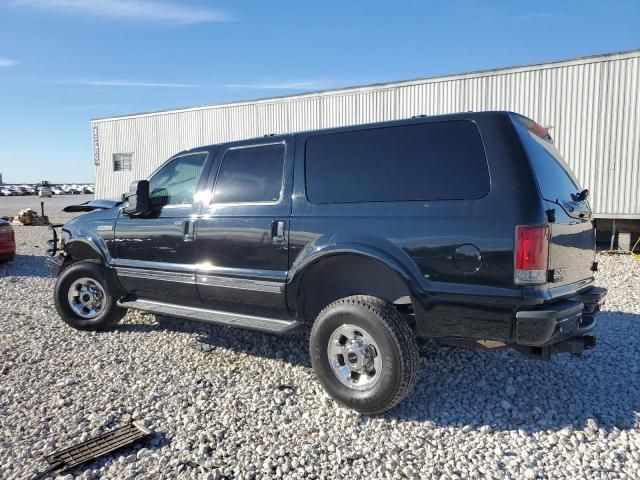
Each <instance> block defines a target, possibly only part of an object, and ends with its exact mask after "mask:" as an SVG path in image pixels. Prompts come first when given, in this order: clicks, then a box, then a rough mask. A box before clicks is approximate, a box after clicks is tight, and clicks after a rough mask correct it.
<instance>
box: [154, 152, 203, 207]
mask: <svg viewBox="0 0 640 480" xmlns="http://www.w3.org/2000/svg"><path fill="white" fill-rule="evenodd" d="M207 155H208V154H207V153H206V152H202V153H193V154H189V155H183V156H181V157H177V158H174V159H173V160H171V161H170V162H169V163H167V164H166V165H165V166H164V167H162V168H161V169H160V170H158V171H157V172H156V173H155V174H154V175H153V176H152V177H151V178H150V179H149V195H150V197H151V203H152V204H153V205H158V206H165V205H189V204H191V203H193V196H194V195H195V193H196V188H197V186H198V180H199V179H200V175H201V174H202V168H203V167H204V163H205V161H206V160H207Z"/></svg>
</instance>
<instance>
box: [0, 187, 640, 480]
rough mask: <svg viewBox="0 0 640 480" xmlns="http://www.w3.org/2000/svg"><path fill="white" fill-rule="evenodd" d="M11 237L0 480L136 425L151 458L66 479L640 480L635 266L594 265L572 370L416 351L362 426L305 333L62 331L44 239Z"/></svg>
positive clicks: (126, 456) (501, 357) (3, 321)
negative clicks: (407, 388)
mask: <svg viewBox="0 0 640 480" xmlns="http://www.w3.org/2000/svg"><path fill="white" fill-rule="evenodd" d="M1 200H2V199H0V206H1V205H2V202H1ZM74 200H75V199H74ZM4 214H6V213H4V211H3V210H1V207H0V215H4ZM16 231H17V242H18V256H17V257H16V260H15V262H14V263H13V264H12V265H9V266H4V267H2V266H0V332H1V334H0V478H3V479H5V478H9V479H28V478H29V477H30V476H31V475H33V474H34V473H36V472H37V471H40V470H42V469H43V468H44V467H45V466H46V464H45V462H44V460H43V455H45V454H47V453H51V452H53V451H55V450H56V449H59V448H63V447H66V446H69V445H71V444H73V443H74V442H75V441H78V440H83V439H85V438H87V437H88V436H92V435H95V434H97V433H100V432H102V431H105V430H107V429H109V428H112V427H115V426H116V425H119V424H121V423H123V422H124V421H127V420H128V419H130V418H133V419H138V420H141V421H143V422H144V423H145V424H146V425H147V426H149V427H150V428H151V429H152V430H153V431H154V432H156V433H155V434H154V436H153V437H152V439H151V440H150V441H148V442H147V443H145V444H144V445H143V447H144V448H141V446H136V447H134V448H130V449H128V450H125V451H123V452H120V453H117V454H115V455H112V456H109V457H106V458H105V459H102V460H98V461H96V462H94V463H92V464H89V465H88V466H87V468H86V469H79V470H76V471H75V472H74V475H76V476H75V477H74V476H73V475H68V476H67V477H65V478H69V479H71V478H103V479H129V478H131V479H133V478H137V479H161V478H166V479H175V478H193V479H215V478H225V477H227V478H237V479H248V478H274V477H276V478H429V477H440V478H461V479H467V478H514V479H516V478H517V479H519V478H525V479H534V478H572V479H575V478H616V479H617V478H629V479H637V478H640V350H639V348H638V339H639V338H640V333H639V329H640V288H639V287H640V285H639V280H638V279H639V278H640V262H638V261H635V260H633V259H632V258H630V257H625V256H613V257H610V256H604V255H600V258H599V261H600V270H601V272H600V273H599V274H598V277H599V282H600V284H602V285H604V286H606V287H607V288H609V297H608V302H607V304H606V306H605V309H604V310H605V311H604V312H603V313H602V314H601V315H600V317H599V325H598V327H597V330H596V335H597V336H598V341H599V345H598V347H596V349H594V350H591V351H589V352H587V353H586V354H585V355H584V356H583V357H582V358H581V359H574V358H571V357H570V356H568V355H562V356H557V357H555V358H554V359H553V360H552V361H550V362H541V361H534V360H528V359H526V358H525V357H523V356H521V355H519V354H517V353H515V352H512V351H503V352H499V353H485V352H474V351H466V350H462V349H456V348H448V347H441V346H437V345H435V344H433V343H427V344H426V345H424V346H423V347H422V355H423V356H422V358H421V363H422V365H421V366H422V369H421V374H420V376H419V380H418V384H417V387H416V389H415V391H414V392H413V393H412V394H411V395H410V396H409V397H408V398H407V399H406V400H405V401H404V402H403V403H401V404H400V405H399V406H398V407H397V408H396V409H394V410H392V411H391V412H388V413H387V414H385V415H382V416H378V417H366V416H360V415H358V414H357V413H355V412H353V411H350V410H347V409H345V408H342V407H339V406H338V405H337V404H336V403H334V402H333V401H332V400H331V399H330V398H329V397H328V396H327V395H326V394H325V393H324V391H323V390H322V388H321V386H320V384H319V383H318V382H317V381H316V379H315V378H314V375H313V372H312V371H311V369H310V366H309V359H308V355H307V339H306V338H305V334H300V335H298V336H293V337H276V336H270V335H265V334H260V333H253V332H247V331H241V330H231V329H226V328H221V327H215V326H209V325H204V324H198V323H193V322H186V321H179V320H174V319H168V318H160V319H156V318H155V317H153V316H151V315H146V314H141V313H136V312H130V313H129V314H128V315H127V317H126V318H125V320H124V322H123V324H121V325H119V326H118V327H117V328H116V329H114V330H113V331H109V332H105V333H84V332H78V331H75V330H72V329H71V328H69V327H67V326H65V325H64V324H63V323H62V322H61V321H60V320H59V319H58V317H57V314H56V312H55V309H54V307H53V302H52V291H53V285H54V280H53V279H52V278H51V277H49V276H48V274H47V273H46V271H45V269H44V267H43V256H42V255H43V250H44V241H45V240H46V239H47V238H48V232H47V229H46V228H44V227H18V228H17V229H16ZM202 339H204V340H205V341H206V344H205V345H208V349H204V350H203V349H202V348H199V347H200V346H202V344H200V343H198V341H199V340H202ZM285 386H290V388H288V387H285Z"/></svg>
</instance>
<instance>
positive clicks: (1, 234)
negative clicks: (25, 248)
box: [0, 219, 16, 263]
mask: <svg viewBox="0 0 640 480" xmlns="http://www.w3.org/2000/svg"><path fill="white" fill-rule="evenodd" d="M15 255H16V237H15V232H14V231H13V227H12V226H11V224H10V223H9V222H7V221H6V220H2V219H0V263H4V262H10V261H11V260H13V258H14V257H15Z"/></svg>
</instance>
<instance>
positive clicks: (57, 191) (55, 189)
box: [51, 187, 66, 195]
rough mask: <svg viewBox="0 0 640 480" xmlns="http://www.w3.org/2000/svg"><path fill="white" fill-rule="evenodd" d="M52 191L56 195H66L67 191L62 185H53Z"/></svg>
mask: <svg viewBox="0 0 640 480" xmlns="http://www.w3.org/2000/svg"><path fill="white" fill-rule="evenodd" d="M51 193H52V194H54V195H64V194H65V193H66V192H65V191H64V190H62V188H60V187H51Z"/></svg>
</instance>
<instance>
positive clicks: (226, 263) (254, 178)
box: [195, 137, 294, 316]
mask: <svg viewBox="0 0 640 480" xmlns="http://www.w3.org/2000/svg"><path fill="white" fill-rule="evenodd" d="M293 149H294V143H293V138H292V137H283V138H281V139H269V141H264V140H256V141H251V142H245V143H243V144H242V145H235V146H230V147H227V148H224V149H221V150H220V151H219V152H218V155H217V159H216V162H215V165H216V167H214V169H213V170H212V173H211V180H210V182H209V183H210V185H211V199H210V200H211V201H210V202H209V203H208V205H203V208H202V212H201V216H200V218H199V219H198V224H197V238H196V242H195V243H196V245H197V249H196V250H197V263H198V270H197V278H196V282H197V285H198V291H199V293H200V297H201V299H202V301H203V303H204V304H205V306H206V307H207V308H211V309H221V310H225V311H232V312H237V313H244V314H250V315H261V316H283V315H285V314H286V301H285V288H284V287H285V282H286V278H287V266H288V260H289V254H288V245H289V234H288V231H289V217H290V214H291V188H292V185H291V184H292V181H293Z"/></svg>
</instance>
